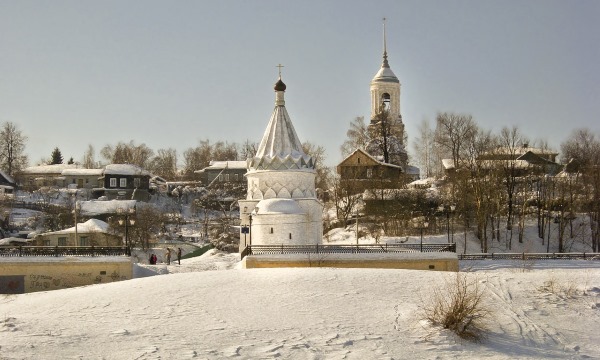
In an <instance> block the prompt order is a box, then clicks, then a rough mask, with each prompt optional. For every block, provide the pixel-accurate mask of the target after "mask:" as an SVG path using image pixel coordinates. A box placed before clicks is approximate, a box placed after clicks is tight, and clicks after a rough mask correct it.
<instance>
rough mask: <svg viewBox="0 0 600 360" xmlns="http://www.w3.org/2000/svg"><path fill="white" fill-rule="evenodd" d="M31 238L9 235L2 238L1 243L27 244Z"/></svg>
mask: <svg viewBox="0 0 600 360" xmlns="http://www.w3.org/2000/svg"><path fill="white" fill-rule="evenodd" d="M30 241H31V239H23V238H19V237H7V238H4V239H0V245H11V244H22V245H27V244H28V243H29V242H30Z"/></svg>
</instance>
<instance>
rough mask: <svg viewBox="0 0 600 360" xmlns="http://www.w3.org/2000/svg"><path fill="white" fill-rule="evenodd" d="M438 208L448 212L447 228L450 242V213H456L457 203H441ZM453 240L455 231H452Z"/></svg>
mask: <svg viewBox="0 0 600 360" xmlns="http://www.w3.org/2000/svg"><path fill="white" fill-rule="evenodd" d="M438 209H439V210H441V211H443V212H444V213H445V214H446V230H447V232H448V243H450V214H451V213H454V210H456V205H454V204H452V205H447V204H444V205H441V206H440V207H439V208H438ZM452 240H453V241H452V242H454V231H453V232H452Z"/></svg>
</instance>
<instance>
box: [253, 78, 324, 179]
mask: <svg viewBox="0 0 600 360" xmlns="http://www.w3.org/2000/svg"><path fill="white" fill-rule="evenodd" d="M285 89H286V85H285V84H284V83H283V81H281V75H280V76H279V79H278V81H277V83H276V84H275V109H274V110H273V115H271V120H269V124H268V125H267V128H266V130H265V133H264V135H263V137H262V140H261V141H260V145H259V146H258V151H257V152H256V155H255V156H254V157H253V158H251V159H248V170H292V169H297V170H300V169H314V168H315V164H314V160H313V159H312V157H311V156H309V155H307V154H305V153H304V150H302V142H301V141H300V139H299V138H298V135H297V134H296V130H295V129H294V125H293V124H292V120H291V119H290V116H289V114H288V112H287V110H286V108H285V100H284V93H285Z"/></svg>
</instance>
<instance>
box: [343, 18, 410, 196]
mask: <svg viewBox="0 0 600 360" xmlns="http://www.w3.org/2000/svg"><path fill="white" fill-rule="evenodd" d="M386 41H387V39H386V33H385V22H384V24H383V61H382V64H381V68H380V69H379V71H377V73H376V74H375V76H374V77H373V79H372V80H371V84H370V90H371V115H370V122H369V125H368V131H369V138H370V139H371V140H370V142H369V143H368V144H367V146H366V149H356V150H355V151H354V152H352V153H351V154H350V155H348V156H347V157H346V158H345V159H343V160H342V161H341V162H340V163H339V164H338V166H337V169H336V170H337V173H338V174H339V175H340V177H341V179H342V181H343V182H346V183H348V184H350V183H352V185H353V186H352V188H353V192H362V191H363V190H365V189H371V188H375V187H383V188H398V187H402V186H403V185H404V184H406V183H408V182H411V181H413V180H417V179H419V169H418V168H416V167H414V166H410V165H409V164H408V153H407V152H406V148H405V146H406V144H404V139H405V133H404V123H403V122H402V115H401V112H400V110H401V109H400V80H399V79H398V77H396V75H395V74H394V72H393V71H392V69H391V68H390V64H389V62H388V54H387V43H386Z"/></svg>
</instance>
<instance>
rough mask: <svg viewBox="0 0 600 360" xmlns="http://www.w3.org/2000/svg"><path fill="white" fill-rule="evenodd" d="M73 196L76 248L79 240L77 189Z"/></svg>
mask: <svg viewBox="0 0 600 360" xmlns="http://www.w3.org/2000/svg"><path fill="white" fill-rule="evenodd" d="M71 196H72V197H73V216H74V217H75V246H77V239H78V238H79V234H78V233H77V189H75V191H73V192H71Z"/></svg>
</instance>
